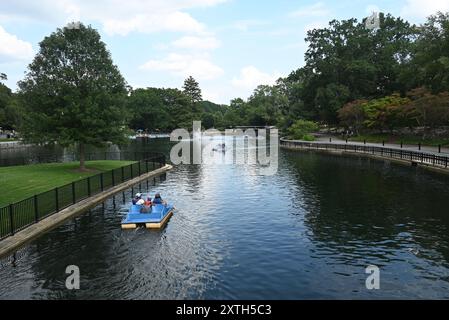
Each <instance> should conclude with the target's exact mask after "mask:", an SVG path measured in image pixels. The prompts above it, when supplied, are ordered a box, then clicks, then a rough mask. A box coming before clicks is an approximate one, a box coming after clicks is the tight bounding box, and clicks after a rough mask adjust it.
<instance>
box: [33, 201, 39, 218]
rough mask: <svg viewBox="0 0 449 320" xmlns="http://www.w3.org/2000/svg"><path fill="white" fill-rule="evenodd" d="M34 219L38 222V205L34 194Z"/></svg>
mask: <svg viewBox="0 0 449 320" xmlns="http://www.w3.org/2000/svg"><path fill="white" fill-rule="evenodd" d="M34 221H36V222H39V207H38V202H37V195H36V194H35V195H34Z"/></svg>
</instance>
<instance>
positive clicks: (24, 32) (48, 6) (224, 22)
mask: <svg viewBox="0 0 449 320" xmlns="http://www.w3.org/2000/svg"><path fill="white" fill-rule="evenodd" d="M373 11H374V12H384V13H391V14H393V15H394V16H401V17H403V18H405V19H407V20H409V21H410V22H413V23H423V22H425V20H426V17H427V16H429V15H431V14H434V13H436V12H437V11H449V0H395V1H391V0H378V1H375V0H361V1H357V0H339V1H336V0H334V1H330V0H321V1H320V0H318V1H316V0H311V1H309V0H304V1H302V0H95V1H93V0H34V1H30V0H0V72H2V73H6V74H7V75H8V81H7V82H6V85H8V86H9V87H10V88H12V89H13V90H15V89H17V82H18V81H19V80H21V79H22V78H23V76H24V73H25V72H26V70H27V66H28V65H29V63H30V62H31V61H32V59H33V57H34V56H35V54H36V53H37V52H38V50H39V42H40V41H41V40H42V39H43V38H44V37H45V36H48V35H50V34H51V33H52V32H54V31H55V30H56V29H57V28H60V27H63V26H65V25H66V24H67V23H69V22H72V21H81V22H83V23H84V24H88V25H91V26H92V27H94V28H95V29H97V30H98V31H99V32H100V34H101V36H102V40H103V41H104V42H105V43H106V45H107V48H108V50H109V51H110V52H111V54H112V58H113V60H114V63H115V64H116V65H117V66H118V67H119V69H120V71H121V73H122V74H123V76H124V77H125V79H126V80H127V82H128V84H129V85H131V86H132V87H133V88H146V87H159V88H162V87H164V88H181V87H182V85H183V82H184V79H185V78H187V77H188V76H190V75H192V76H193V77H194V78H195V79H196V80H197V81H198V82H199V83H200V86H201V89H202V90H203V98H204V99H207V100H211V101H214V102H216V103H223V104H228V103H229V101H230V100H231V99H233V98H237V97H241V98H243V99H247V98H248V97H249V96H250V95H251V93H252V92H253V90H254V89H255V88H256V87H257V86H258V85H260V84H268V85H269V84H273V83H274V82H275V81H276V80H277V79H278V78H279V77H284V76H287V75H288V74H289V73H290V72H291V71H293V70H296V69H298V68H300V67H302V66H303V65H304V53H305V51H306V50H307V44H306V43H305V41H304V39H305V37H306V34H307V30H310V29H313V28H318V27H325V26H326V25H327V24H328V22H329V21H331V20H333V19H348V18H353V17H354V18H357V19H359V20H361V19H363V18H365V17H367V16H369V15H371V13H372V12H373Z"/></svg>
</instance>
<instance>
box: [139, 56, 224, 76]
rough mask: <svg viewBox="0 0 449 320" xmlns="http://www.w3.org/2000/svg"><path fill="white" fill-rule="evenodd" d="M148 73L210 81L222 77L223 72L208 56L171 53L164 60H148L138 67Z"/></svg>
mask: <svg viewBox="0 0 449 320" xmlns="http://www.w3.org/2000/svg"><path fill="white" fill-rule="evenodd" d="M140 69H142V70H148V71H168V72H170V73H171V74H173V75H175V76H179V77H188V76H190V75H191V76H193V77H194V78H196V79H197V80H211V79H216V78H218V77H220V76H221V75H223V73H224V71H223V69H222V68H220V67H219V66H217V65H215V64H214V63H213V62H211V61H210V58H209V56H208V55H202V56H197V55H183V54H177V53H171V54H169V55H168V56H167V57H165V58H164V59H160V60H150V61H148V62H147V63H145V64H144V65H142V66H141V67H140Z"/></svg>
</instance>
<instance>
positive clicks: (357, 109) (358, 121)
mask: <svg viewBox="0 0 449 320" xmlns="http://www.w3.org/2000/svg"><path fill="white" fill-rule="evenodd" d="M367 102H368V101H366V100H356V101H352V102H349V103H347V104H346V105H345V106H344V107H343V108H341V109H340V110H338V117H339V119H340V122H341V124H343V125H344V126H346V127H347V128H350V129H352V130H354V131H355V133H356V134H359V133H360V130H361V129H362V128H363V125H364V123H365V119H366V114H365V110H364V109H363V105H364V104H366V103H367Z"/></svg>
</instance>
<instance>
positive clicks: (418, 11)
mask: <svg viewBox="0 0 449 320" xmlns="http://www.w3.org/2000/svg"><path fill="white" fill-rule="evenodd" d="M438 11H442V12H445V11H449V1H448V0H431V1H429V0H407V3H406V4H405V6H404V7H403V8H402V12H401V15H402V16H404V17H406V18H417V19H424V18H426V17H428V16H430V15H432V14H435V13H437V12H438Z"/></svg>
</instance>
